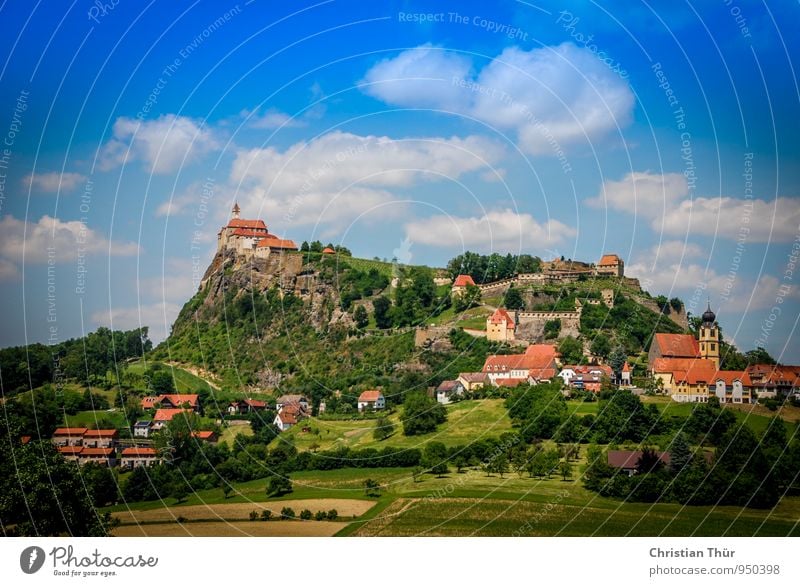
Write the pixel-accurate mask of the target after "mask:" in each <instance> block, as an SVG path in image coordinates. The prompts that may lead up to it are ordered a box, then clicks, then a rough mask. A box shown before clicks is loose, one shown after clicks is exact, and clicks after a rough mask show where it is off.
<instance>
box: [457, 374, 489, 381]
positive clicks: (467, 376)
mask: <svg viewBox="0 0 800 586" xmlns="http://www.w3.org/2000/svg"><path fill="white" fill-rule="evenodd" d="M458 378H463V379H464V380H465V381H467V382H468V383H483V382H486V373H485V372H462V373H460V374H459V375H458Z"/></svg>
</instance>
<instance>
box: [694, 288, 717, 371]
mask: <svg viewBox="0 0 800 586" xmlns="http://www.w3.org/2000/svg"><path fill="white" fill-rule="evenodd" d="M698 341H699V343H700V357H701V358H706V359H708V360H712V361H713V362H714V364H715V365H716V367H717V369H719V325H718V324H717V315H716V314H715V313H714V312H713V311H711V301H710V300H709V302H708V309H706V310H705V311H704V312H703V323H702V324H700V331H699V340H698Z"/></svg>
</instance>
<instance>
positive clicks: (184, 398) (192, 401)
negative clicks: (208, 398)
mask: <svg viewBox="0 0 800 586" xmlns="http://www.w3.org/2000/svg"><path fill="white" fill-rule="evenodd" d="M159 398H160V399H161V400H162V401H163V400H164V399H168V400H169V402H170V403H172V404H173V405H184V404H186V403H188V404H189V405H191V406H192V407H196V406H197V399H198V395H161V397H159Z"/></svg>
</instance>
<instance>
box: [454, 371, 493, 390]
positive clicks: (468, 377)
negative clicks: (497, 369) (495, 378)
mask: <svg viewBox="0 0 800 586" xmlns="http://www.w3.org/2000/svg"><path fill="white" fill-rule="evenodd" d="M458 382H460V383H461V384H462V385H463V386H464V390H466V391H470V392H472V391H477V390H479V389H482V388H483V387H485V386H487V385H488V384H490V382H489V377H488V375H487V374H486V373H485V372H462V373H460V374H459V375H458Z"/></svg>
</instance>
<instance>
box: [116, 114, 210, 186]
mask: <svg viewBox="0 0 800 586" xmlns="http://www.w3.org/2000/svg"><path fill="white" fill-rule="evenodd" d="M219 146H220V143H219V141H218V140H217V138H216V136H215V134H214V132H213V131H211V130H210V129H208V128H207V127H205V126H203V125H202V124H201V123H199V122H196V121H194V120H192V119H191V118H187V117H185V116H176V115H174V114H165V115H163V116H160V117H159V118H157V119H156V120H148V121H139V120H135V119H133V118H125V117H121V118H117V121H116V122H115V123H114V130H113V138H112V139H111V140H109V141H108V142H107V143H106V144H105V145H104V146H103V148H102V150H101V152H100V168H101V169H103V170H105V171H107V170H109V169H113V168H114V167H116V166H118V165H122V164H125V163H126V162H132V161H137V160H138V161H143V162H144V163H146V164H147V165H149V169H148V171H151V172H153V173H157V174H164V173H171V172H173V171H175V170H176V169H178V168H179V167H180V166H181V165H183V164H187V163H190V162H192V161H194V160H196V159H197V158H198V157H200V156H202V155H203V154H205V153H208V152H209V151H212V150H214V149H217V148H219Z"/></svg>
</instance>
